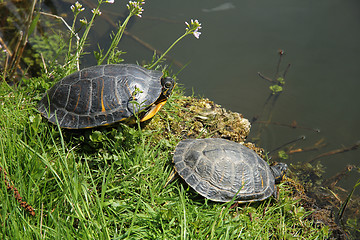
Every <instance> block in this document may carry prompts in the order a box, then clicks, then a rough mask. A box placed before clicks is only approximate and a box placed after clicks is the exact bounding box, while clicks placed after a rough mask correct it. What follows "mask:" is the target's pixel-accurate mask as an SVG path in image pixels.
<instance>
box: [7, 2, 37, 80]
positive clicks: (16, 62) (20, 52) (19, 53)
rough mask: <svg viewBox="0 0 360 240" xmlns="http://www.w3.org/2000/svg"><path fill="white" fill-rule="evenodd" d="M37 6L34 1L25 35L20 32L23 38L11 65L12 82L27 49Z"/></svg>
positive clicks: (10, 77) (10, 75)
mask: <svg viewBox="0 0 360 240" xmlns="http://www.w3.org/2000/svg"><path fill="white" fill-rule="evenodd" d="M35 5H36V0H33V3H32V6H31V9H30V13H29V17H28V19H27V21H26V23H25V33H23V32H22V31H20V34H21V37H20V41H19V45H18V46H19V47H18V48H17V51H16V52H14V55H13V58H12V61H11V64H10V74H9V79H10V80H11V79H12V77H13V76H14V74H15V72H16V69H17V68H18V67H19V63H20V59H21V57H22V55H23V52H24V49H25V47H26V44H27V40H28V35H29V29H30V25H31V21H32V19H33V15H34V10H35Z"/></svg>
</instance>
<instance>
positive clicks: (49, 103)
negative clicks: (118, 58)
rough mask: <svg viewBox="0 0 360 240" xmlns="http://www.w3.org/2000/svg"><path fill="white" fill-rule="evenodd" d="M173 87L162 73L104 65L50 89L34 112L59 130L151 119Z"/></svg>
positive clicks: (169, 79) (90, 68)
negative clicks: (36, 111)
mask: <svg viewBox="0 0 360 240" xmlns="http://www.w3.org/2000/svg"><path fill="white" fill-rule="evenodd" d="M174 86H175V81H174V79H172V78H170V77H164V74H163V72H161V71H157V70H148V69H146V68H143V67H141V66H138V65H136V64H107V65H98V66H92V67H88V68H84V69H82V70H80V71H77V72H75V73H72V74H70V75H68V76H66V77H65V78H63V79H62V80H60V81H59V82H58V83H56V84H55V85H54V86H53V87H51V88H50V89H49V90H48V91H47V92H46V93H45V94H44V96H43V98H42V99H41V100H40V101H39V104H38V110H39V112H40V113H41V114H42V115H43V116H44V117H45V118H47V119H48V120H49V121H50V122H51V123H53V124H57V123H58V124H59V126H60V127H61V128H68V129H85V128H93V127H98V126H106V125H110V124H113V123H115V122H124V123H134V122H135V121H134V120H135V117H134V116H135V114H137V116H138V117H139V118H140V121H141V122H144V121H146V120H149V119H150V118H152V117H153V116H154V115H155V114H156V113H157V112H158V111H159V110H160V108H161V107H162V106H163V105H164V104H165V103H166V101H167V99H168V98H169V96H170V95H171V93H172V91H173V88H174Z"/></svg>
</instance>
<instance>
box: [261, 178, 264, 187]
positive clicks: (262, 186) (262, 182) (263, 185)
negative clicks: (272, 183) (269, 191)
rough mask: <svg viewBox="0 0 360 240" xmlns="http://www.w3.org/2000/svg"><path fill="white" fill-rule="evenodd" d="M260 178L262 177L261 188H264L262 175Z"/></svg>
mask: <svg viewBox="0 0 360 240" xmlns="http://www.w3.org/2000/svg"><path fill="white" fill-rule="evenodd" d="M260 177H261V188H264V179H263V177H262V176H261V175H260Z"/></svg>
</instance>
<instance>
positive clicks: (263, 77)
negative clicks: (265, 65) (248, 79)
mask: <svg viewBox="0 0 360 240" xmlns="http://www.w3.org/2000/svg"><path fill="white" fill-rule="evenodd" d="M258 75H259V76H260V77H261V78H262V79H265V80H267V81H269V82H271V83H276V81H274V80H272V79H271V78H268V77H266V76H264V75H262V74H261V73H260V72H258Z"/></svg>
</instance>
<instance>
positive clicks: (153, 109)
mask: <svg viewBox="0 0 360 240" xmlns="http://www.w3.org/2000/svg"><path fill="white" fill-rule="evenodd" d="M165 103H166V100H164V101H162V102H159V103H158V104H156V105H155V106H151V110H150V111H149V112H147V113H146V114H145V116H144V117H143V118H142V119H141V120H140V122H144V121H146V120H149V119H150V118H152V117H153V116H154V115H155V114H156V113H157V112H158V111H159V110H160V109H161V108H162V106H164V105H165Z"/></svg>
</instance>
